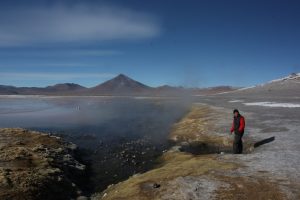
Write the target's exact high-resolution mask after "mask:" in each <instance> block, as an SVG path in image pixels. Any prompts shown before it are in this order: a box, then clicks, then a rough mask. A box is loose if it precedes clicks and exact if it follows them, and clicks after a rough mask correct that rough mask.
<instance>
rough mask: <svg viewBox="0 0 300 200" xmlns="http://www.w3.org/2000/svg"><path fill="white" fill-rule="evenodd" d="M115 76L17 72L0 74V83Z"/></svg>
mask: <svg viewBox="0 0 300 200" xmlns="http://www.w3.org/2000/svg"><path fill="white" fill-rule="evenodd" d="M114 76H116V75H115V74H111V73H50V72H48V73H47V72H45V73H35V72H32V73H18V72H3V73H0V79H1V81H3V82H5V81H7V80H9V81H27V80H30V81H36V80H43V81H45V80H49V81H72V80H76V79H108V78H112V77H114Z"/></svg>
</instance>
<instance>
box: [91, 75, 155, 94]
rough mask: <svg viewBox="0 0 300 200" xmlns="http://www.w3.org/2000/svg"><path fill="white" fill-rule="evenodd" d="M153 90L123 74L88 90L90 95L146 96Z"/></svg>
mask: <svg viewBox="0 0 300 200" xmlns="http://www.w3.org/2000/svg"><path fill="white" fill-rule="evenodd" d="M152 90H153V88H152V87H149V86H147V85H144V84H142V83H140V82H138V81H135V80H133V79H131V78H129V77H128V76H126V75H124V74H119V75H118V76H116V77H115V78H113V79H111V80H108V81H106V82H104V83H102V84H99V85H97V86H95V87H92V88H90V89H89V92H90V93H92V94H108V95H111V94H115V95H119V94H122V95H124V94H128V95H132V94H146V93H149V92H151V91H152Z"/></svg>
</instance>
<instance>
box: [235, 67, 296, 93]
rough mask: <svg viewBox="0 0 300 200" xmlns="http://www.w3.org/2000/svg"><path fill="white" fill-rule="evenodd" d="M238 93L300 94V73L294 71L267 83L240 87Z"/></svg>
mask: <svg viewBox="0 0 300 200" xmlns="http://www.w3.org/2000/svg"><path fill="white" fill-rule="evenodd" d="M234 93H236V94H252V95H262V94H263V95H270V96H283V95H287V96H295V95H298V96H300V73H292V74H290V75H288V76H286V77H283V78H279V79H275V80H271V81H269V82H267V83H264V84H260V85H255V86H251V87H245V88H240V89H238V90H236V91H234Z"/></svg>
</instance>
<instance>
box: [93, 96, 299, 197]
mask: <svg viewBox="0 0 300 200" xmlns="http://www.w3.org/2000/svg"><path fill="white" fill-rule="evenodd" d="M221 101H223V102H224V99H222V100H219V101H218V100H216V99H215V98H212V99H206V100H205V99H202V100H201V102H206V103H207V104H202V103H201V104H200V103H198V104H197V103H196V104H195V105H194V107H193V108H192V109H191V112H190V113H189V114H187V116H185V117H184V118H183V119H182V120H181V121H180V122H178V123H177V124H175V125H174V128H173V130H172V131H171V133H170V139H171V140H173V141H174V142H175V143H176V144H177V145H175V146H174V147H173V148H171V149H170V150H169V151H167V152H165V153H164V154H163V155H162V157H161V158H160V163H161V164H160V166H158V167H157V168H155V169H153V170H150V171H148V172H146V173H143V174H138V175H135V176H133V177H131V178H129V179H128V180H126V181H123V182H120V183H118V184H116V185H111V186H110V187H108V188H107V189H106V190H105V191H104V192H102V193H100V194H96V195H94V196H93V199H139V200H143V199H145V200H150V199H174V200H175V199H178V200H179V199H180V200H182V199H249V200H250V199H299V198H300V193H299V191H300V185H299V183H300V182H299V170H298V169H299V167H298V166H299V165H296V163H297V162H298V161H299V156H298V155H299V149H298V148H297V144H295V143H294V142H293V141H294V140H298V139H297V138H299V137H298V135H297V131H296V129H297V123H294V122H295V121H297V119H295V118H293V117H291V118H289V119H290V124H288V123H287V121H282V122H281V123H279V121H277V122H276V121H274V119H273V118H277V119H280V117H278V116H277V117H276V116H273V118H272V116H271V115H274V114H275V113H276V112H278V110H277V111H276V112H274V111H272V112H267V113H265V114H269V115H270V116H269V118H268V119H269V120H267V119H265V120H263V118H262V117H255V116H256V114H258V113H259V112H258V113H257V112H250V111H247V109H246V108H245V109H244V107H241V108H242V112H243V114H244V115H245V116H246V119H247V126H248V127H249V128H247V129H246V132H247V133H246V135H245V137H244V142H245V154H243V155H233V154H231V152H230V149H231V143H232V136H230V134H229V128H230V125H231V120H232V110H231V108H230V105H231V104H230V103H228V104H226V105H225V104H224V103H223V104H221V103H220V102H221ZM208 104H210V105H208ZM221 105H222V106H221ZM250 110H252V111H255V109H253V108H252V109H250ZM287 113H290V115H291V116H293V112H290V111H286V112H281V115H283V116H285V115H286V114H287ZM277 114H279V113H277ZM271 119H272V120H271ZM257 120H258V121H259V120H261V121H260V123H259V122H258V121H257ZM270 121H271V122H270ZM298 124H299V123H298ZM280 127H281V128H280ZM283 127H285V128H283ZM261 132H264V134H261ZM280 134H281V135H282V136H280ZM287 135H289V136H292V135H294V138H293V137H288V136H287ZM274 136H275V138H276V139H275V141H274V140H265V139H268V138H272V137H274ZM277 137H278V138H277ZM295 137H296V139H295ZM280 140H281V141H280ZM264 141H267V142H264ZM203 152H204V154H205V155H203ZM297 152H298V154H296V153H297Z"/></svg>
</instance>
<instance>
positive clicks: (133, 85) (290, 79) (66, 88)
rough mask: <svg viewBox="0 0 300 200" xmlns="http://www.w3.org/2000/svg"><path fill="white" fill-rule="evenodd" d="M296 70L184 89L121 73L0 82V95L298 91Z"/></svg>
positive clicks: (200, 93) (150, 94)
mask: <svg viewBox="0 0 300 200" xmlns="http://www.w3.org/2000/svg"><path fill="white" fill-rule="evenodd" d="M299 81H300V73H297V74H296V73H293V74H291V75H289V76H287V77H284V78H281V79H277V80H273V81H270V82H268V83H265V84H261V85H257V86H253V87H248V88H236V87H231V86H217V87H209V88H185V87H173V86H169V85H163V86H159V87H150V86H147V85H145V84H143V83H140V82H138V81H136V80H133V79H131V78H129V77H128V76H126V75H124V74H119V75H118V76H116V77H114V78H112V79H111V80H108V81H106V82H104V83H101V84H99V85H96V86H95V87H91V88H86V87H83V86H81V85H78V84H75V83H61V84H56V85H53V86H47V87H14V86H7V85H0V95H59V96H60V95H61V96H64V95H66V96H68V95H79V96H80V95H86V96H90V95H96V96H97V95H99V96H101V95H120V96H127V95H128V96H135V95H145V96H178V95H187V94H190V95H208V94H218V93H228V92H229V93H231V92H239V93H240V92H250V93H251V92H252V93H255V92H256V91H267V92H277V91H281V90H289V89H291V90H293V91H295V89H296V90H299V88H300V87H299V86H300V83H299Z"/></svg>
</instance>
